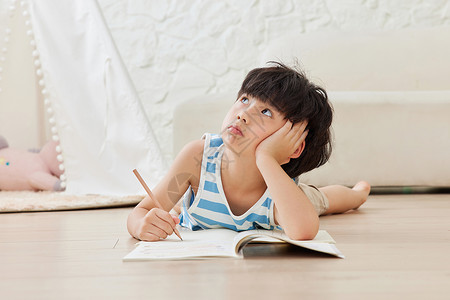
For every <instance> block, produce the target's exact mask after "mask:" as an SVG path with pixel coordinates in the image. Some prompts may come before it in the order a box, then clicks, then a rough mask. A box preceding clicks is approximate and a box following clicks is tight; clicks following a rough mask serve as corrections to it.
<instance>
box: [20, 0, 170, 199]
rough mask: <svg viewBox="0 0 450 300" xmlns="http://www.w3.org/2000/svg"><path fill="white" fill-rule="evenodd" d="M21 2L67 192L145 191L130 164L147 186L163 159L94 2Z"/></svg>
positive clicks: (157, 177) (163, 167)
mask: <svg viewBox="0 0 450 300" xmlns="http://www.w3.org/2000/svg"><path fill="white" fill-rule="evenodd" d="M25 9H26V11H27V12H26V13H25V15H29V19H30V21H31V28H32V32H33V35H34V40H35V43H36V49H37V51H38V53H39V60H40V69H41V71H42V73H43V78H44V81H45V86H44V87H43V89H44V88H45V91H44V93H45V94H44V97H45V98H46V99H48V100H50V103H51V108H52V109H53V112H54V120H55V122H56V129H57V136H59V139H60V142H61V148H62V154H63V158H64V166H65V175H66V178H67V188H66V192H67V193H71V194H92V193H93V194H107V195H108V194H110V195H127V194H144V193H145V191H144V190H143V188H142V186H141V185H140V183H139V182H138V181H137V180H136V178H135V177H134V174H133V173H132V170H133V169H134V168H137V169H138V170H139V171H140V173H141V175H142V176H143V177H144V179H145V180H146V181H147V183H148V185H149V186H151V187H152V186H154V185H155V184H156V183H157V182H158V181H159V180H160V179H161V177H162V176H163V174H164V173H165V171H166V165H165V162H164V161H163V156H162V155H161V150H160V149H159V146H158V143H157V141H156V139H155V136H154V134H153V131H152V129H151V127H150V123H149V122H148V119H147V118H146V115H145V113H144V110H143V107H142V105H141V103H140V101H139V99H138V96H137V94H136V91H135V88H134V86H133V84H132V83H131V81H130V78H129V76H128V74H127V71H126V69H125V67H124V65H123V63H122V60H121V58H120V56H119V54H118V51H117V49H116V47H115V45H114V42H113V40H112V37H111V35H110V33H109V31H108V28H107V26H106V24H105V21H104V19H103V16H102V14H101V12H100V9H99V6H98V4H97V2H96V1H95V0H83V1H74V0H57V1H55V0H39V1H26V5H25ZM149 84H151V82H149ZM47 102H48V101H47Z"/></svg>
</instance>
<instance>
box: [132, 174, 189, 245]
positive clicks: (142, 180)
mask: <svg viewBox="0 0 450 300" xmlns="http://www.w3.org/2000/svg"><path fill="white" fill-rule="evenodd" d="M133 173H134V175H136V177H137V179H138V180H139V182H140V183H141V184H142V186H143V187H144V189H145V191H146V192H147V194H148V196H149V197H150V199H152V200H153V202H155V204H156V206H158V208H161V209H163V207H162V206H161V204H160V203H159V202H158V200H156V197H155V196H153V193H152V191H151V190H150V188H149V187H148V186H147V184H146V183H145V181H144V179H143V178H142V177H141V174H139V172H138V171H137V170H136V169H134V170H133ZM173 231H174V232H175V234H176V235H177V236H178V237H179V238H180V240H183V239H182V238H181V235H180V233H179V232H178V229H177V228H176V227H174V228H173Z"/></svg>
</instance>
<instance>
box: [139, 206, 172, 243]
mask: <svg viewBox="0 0 450 300" xmlns="http://www.w3.org/2000/svg"><path fill="white" fill-rule="evenodd" d="M179 222H180V220H179V218H178V217H177V216H174V215H171V214H170V213H168V212H167V211H165V210H163V209H160V208H152V209H151V210H149V211H148V212H147V214H146V215H145V216H144V217H143V218H142V219H140V220H139V224H138V226H137V228H136V232H135V237H136V238H137V239H139V240H141V241H147V242H155V241H159V240H160V239H165V238H167V237H168V236H169V235H171V234H172V233H173V232H174V231H173V229H174V228H175V226H176V224H178V223H179Z"/></svg>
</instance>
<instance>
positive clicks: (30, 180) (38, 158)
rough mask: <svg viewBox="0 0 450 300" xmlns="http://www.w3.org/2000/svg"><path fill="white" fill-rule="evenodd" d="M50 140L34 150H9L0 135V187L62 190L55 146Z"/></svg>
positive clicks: (21, 189)
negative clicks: (37, 150)
mask: <svg viewBox="0 0 450 300" xmlns="http://www.w3.org/2000/svg"><path fill="white" fill-rule="evenodd" d="M58 144H59V143H57V142H54V141H50V142H48V143H47V144H45V145H44V147H43V148H42V149H41V150H40V151H39V152H38V153H34V152H29V151H25V150H19V149H12V148H9V147H8V143H7V142H6V140H5V138H3V137H2V136H0V190H5V191H26V190H32V191H39V190H48V191H62V190H64V185H63V184H61V183H62V182H61V180H60V176H61V174H62V173H63V171H62V170H60V168H59V162H58V160H57V156H58V153H57V152H56V146H58Z"/></svg>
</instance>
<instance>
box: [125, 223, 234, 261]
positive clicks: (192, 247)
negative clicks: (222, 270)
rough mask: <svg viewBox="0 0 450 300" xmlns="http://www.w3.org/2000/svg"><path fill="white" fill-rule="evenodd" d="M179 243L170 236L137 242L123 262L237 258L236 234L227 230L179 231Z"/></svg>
mask: <svg viewBox="0 0 450 300" xmlns="http://www.w3.org/2000/svg"><path fill="white" fill-rule="evenodd" d="M180 234H181V237H182V238H183V241H181V240H180V239H179V238H178V237H177V236H175V235H171V236H170V237H168V238H167V239H165V240H161V241H158V242H139V243H138V246H137V247H136V248H135V249H134V250H133V251H131V252H130V253H129V254H128V255H126V256H125V257H124V258H123V260H124V261H131V260H151V259H186V258H202V257H203V258H204V257H239V255H237V254H236V253H235V252H234V247H233V238H234V236H235V235H236V232H234V231H232V230H228V229H209V230H199V231H191V230H187V229H180Z"/></svg>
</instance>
